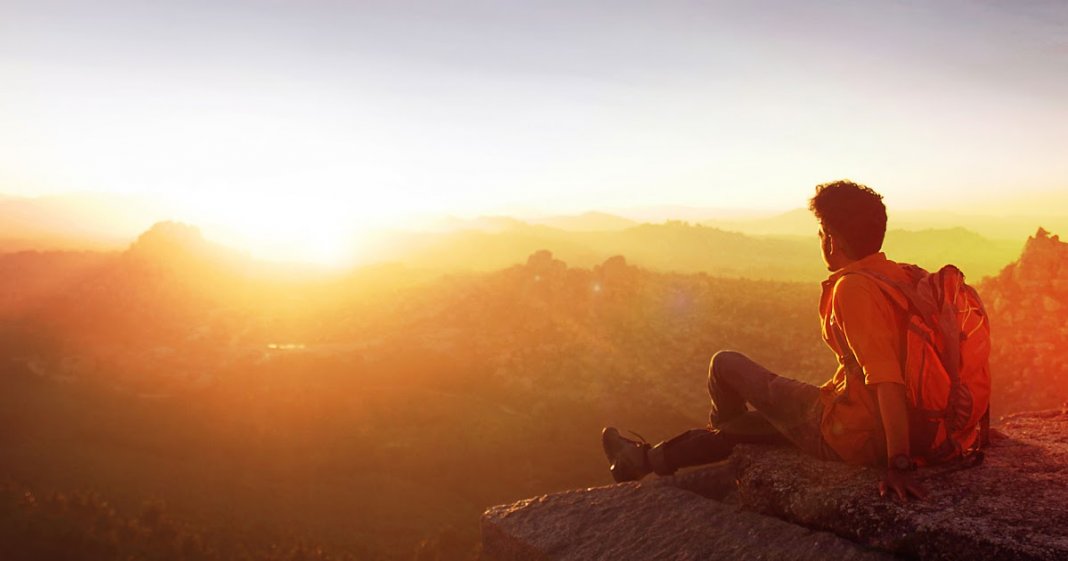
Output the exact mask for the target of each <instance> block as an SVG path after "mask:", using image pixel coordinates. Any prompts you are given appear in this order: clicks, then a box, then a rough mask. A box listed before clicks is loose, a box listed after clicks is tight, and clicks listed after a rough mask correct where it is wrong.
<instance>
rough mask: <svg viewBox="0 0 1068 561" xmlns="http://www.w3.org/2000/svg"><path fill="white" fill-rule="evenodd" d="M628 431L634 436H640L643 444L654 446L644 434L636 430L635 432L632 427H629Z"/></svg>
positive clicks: (639, 438)
mask: <svg viewBox="0 0 1068 561" xmlns="http://www.w3.org/2000/svg"><path fill="white" fill-rule="evenodd" d="M627 432H629V433H630V434H633V435H634V436H636V437H638V440H640V441H641V443H642V444H644V445H646V446H652V444H649V441H648V440H646V439H645V437H644V436H642V435H640V434H638V433H636V432H634V431H632V430H630V429H627Z"/></svg>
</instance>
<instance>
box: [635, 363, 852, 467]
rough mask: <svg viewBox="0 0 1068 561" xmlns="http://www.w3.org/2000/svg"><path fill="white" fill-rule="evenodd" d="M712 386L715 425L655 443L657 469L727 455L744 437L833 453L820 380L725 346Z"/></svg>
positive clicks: (652, 459)
mask: <svg viewBox="0 0 1068 561" xmlns="http://www.w3.org/2000/svg"><path fill="white" fill-rule="evenodd" d="M708 392H709V395H710V397H711V398H712V410H711V413H710V415H709V416H710V425H709V426H710V427H711V430H704V429H695V430H690V431H686V432H684V433H682V434H680V435H678V436H676V437H674V438H672V439H670V440H666V441H664V442H661V443H660V444H657V445H656V446H654V447H653V448H652V449H650V450H649V453H648V458H649V464H650V467H651V468H652V469H653V471H655V472H656V473H657V474H659V475H670V474H672V473H674V472H675V471H676V470H678V469H679V468H683V467H689V466H695V465H702V464H707V463H712V462H717V461H720V460H723V459H726V458H727V457H728V456H729V455H730V453H731V451H732V450H733V449H734V445H735V444H740V443H749V444H787V443H793V444H794V445H796V446H797V447H798V448H800V449H801V450H803V451H805V452H807V453H809V454H811V455H813V456H815V457H818V458H824V459H833V452H830V451H829V449H828V448H827V446H826V444H825V443H824V442H823V439H822V436H821V435H820V432H819V388H817V387H816V386H813V385H811V384H806V383H804V382H799V381H797V380H791V379H789V378H784V377H782V376H779V375H777V374H775V373H773V372H771V371H769V370H767V369H766V368H764V367H762V366H760V365H759V364H757V363H755V362H753V361H752V360H751V359H750V358H749V357H747V356H745V355H743V354H741V353H737V352H733V351H721V352H719V353H716V355H715V356H713V357H712V363H711V364H710V365H709V374H708ZM747 404H748V405H747ZM749 405H752V407H753V408H754V409H755V411H750V410H749Z"/></svg>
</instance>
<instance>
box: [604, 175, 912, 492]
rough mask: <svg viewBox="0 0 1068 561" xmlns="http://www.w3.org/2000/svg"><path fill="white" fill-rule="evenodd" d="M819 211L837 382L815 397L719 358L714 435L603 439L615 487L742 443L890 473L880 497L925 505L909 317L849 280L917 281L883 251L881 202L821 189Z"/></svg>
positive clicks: (871, 194)
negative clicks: (907, 362) (907, 341)
mask: <svg viewBox="0 0 1068 561" xmlns="http://www.w3.org/2000/svg"><path fill="white" fill-rule="evenodd" d="M809 208H810V209H811V210H812V212H813V213H814V214H815V215H816V218H817V219H818V220H819V223H820V230H819V239H820V249H821V250H822V253H823V260H824V262H825V263H826V265H827V269H828V270H830V271H832V273H831V275H830V277H829V278H828V279H827V280H826V281H824V282H823V294H822V297H821V299H820V308H819V311H820V321H821V325H822V328H823V329H822V331H823V339H824V341H825V342H826V344H827V345H828V346H829V347H830V348H831V349H832V350H833V351H834V352H835V354H836V355H837V357H838V365H839V366H838V370H837V371H836V372H835V374H834V376H833V377H832V378H831V379H830V380H828V381H827V382H826V383H825V384H823V385H822V386H820V387H816V386H813V385H810V384H806V383H804V382H799V381H797V380H792V379H789V378H784V377H781V376H778V375H776V374H774V373H772V372H770V371H768V370H767V369H766V368H764V367H762V366H761V365H759V364H757V363H756V362H753V361H752V360H751V359H749V357H747V356H745V355H743V354H741V353H738V352H734V351H720V352H718V353H716V354H715V356H713V357H712V363H711V365H710V366H709V373H708V393H709V395H710V396H711V398H712V411H711V413H710V415H709V420H710V424H709V428H708V429H694V430H690V431H687V432H684V433H682V434H680V435H678V436H676V437H674V438H672V439H670V440H666V441H664V442H661V443H659V444H657V445H656V446H650V445H649V444H647V443H645V442H644V440H643V441H641V442H638V441H634V440H630V439H627V438H624V437H622V436H620V434H619V431H617V430H616V429H615V428H612V427H608V428H606V429H604V431H603V433H602V436H601V438H602V444H603V446H604V451H605V454H606V455H607V456H608V460H609V462H610V463H611V472H612V477H613V478H614V479H615V480H616V481H617V482H621V481H634V480H637V479H640V478H642V477H644V476H646V475H647V474H649V473H651V472H655V473H657V474H658V475H671V474H673V473H674V472H675V471H676V470H678V469H679V468H682V467H687V466H694V465H700V464H706V463H711V462H717V461H720V460H723V459H726V458H727V457H728V456H729V455H730V453H731V450H732V449H733V447H734V445H735V444H739V443H792V444H793V445H794V446H797V447H798V448H799V449H801V450H802V451H803V452H805V453H808V454H811V455H812V456H815V457H817V458H821V459H825V460H835V461H844V462H848V463H853V464H866V465H885V466H887V468H888V469H887V473H886V477H885V479H884V480H883V481H882V482H881V483H880V485H879V490H880V494H882V495H885V494H886V493H887V491H888V490H890V491H892V493H894V494H896V495H897V496H898V497H900V499H902V500H907V498H908V496H909V495H910V494H911V495H914V496H916V497H918V498H923V497H924V496H925V495H926V491H925V490H924V489H923V487H921V486H920V485H919V483H917V482H916V481H915V480H914V479H913V477H912V475H911V470H912V469H913V468H914V464H913V461H912V459H911V456H910V450H909V422H908V411H907V408H908V404H907V401H906V395H905V383H904V379H903V373H902V365H901V360H900V358H899V357H902V356H904V355H903V351H904V349H903V348H902V347H903V345H904V343H903V341H904V337H903V333H904V330H905V329H906V326H907V325H908V323H907V322H908V318H907V317H906V312H905V311H904V310H903V309H902V308H901V307H899V306H896V305H894V304H893V303H892V302H890V301H889V300H888V298H887V296H886V294H884V292H883V290H881V289H880V288H879V287H878V286H877V285H876V284H875V281H873V280H872V279H871V278H870V277H869V276H867V275H863V274H849V273H851V272H857V271H872V272H874V273H877V274H879V275H881V276H883V277H884V278H889V279H893V280H896V281H898V282H902V283H905V282H908V280H909V279H908V276H907V273H905V272H904V271H903V269H902V268H901V266H899V265H898V264H897V263H895V262H893V261H890V260H888V259H887V258H886V256H885V255H884V254H883V253H882V252H881V251H880V249H881V247H882V243H883V238H884V236H885V234H886V207H885V206H884V205H883V201H882V196H881V195H879V194H878V193H876V192H875V191H873V190H872V189H869V188H868V187H865V186H863V185H858V184H856V183H853V182H851V181H836V182H833V183H826V184H823V185H819V186H817V187H816V195H815V196H814V197H812V199H811V201H810V202H809ZM774 328H775V326H768V329H774ZM854 360H855V362H856V364H855V365H853V366H854V367H853V368H850V367H849V365H851V364H852V363H853V361H854Z"/></svg>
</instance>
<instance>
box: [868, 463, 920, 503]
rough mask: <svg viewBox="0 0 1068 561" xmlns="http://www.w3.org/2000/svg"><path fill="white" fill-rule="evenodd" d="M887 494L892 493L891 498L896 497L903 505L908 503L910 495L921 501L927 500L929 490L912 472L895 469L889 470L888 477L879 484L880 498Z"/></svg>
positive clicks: (887, 471)
mask: <svg viewBox="0 0 1068 561" xmlns="http://www.w3.org/2000/svg"><path fill="white" fill-rule="evenodd" d="M887 492H889V493H890V498H894V497H895V495H896V496H897V498H898V499H900V500H901V502H903V503H904V502H908V500H909V495H912V496H914V497H916V498H917V499H920V500H923V499H925V498H927V489H924V488H923V485H920V483H919V481H916V480H915V478H913V477H912V474H911V473H910V472H907V471H901V470H897V469H893V468H890V469H887V470H886V477H885V478H884V479H883V480H882V481H880V482H879V496H880V497H885V496H886V494H887Z"/></svg>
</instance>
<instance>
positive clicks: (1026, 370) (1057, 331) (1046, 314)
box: [979, 228, 1068, 413]
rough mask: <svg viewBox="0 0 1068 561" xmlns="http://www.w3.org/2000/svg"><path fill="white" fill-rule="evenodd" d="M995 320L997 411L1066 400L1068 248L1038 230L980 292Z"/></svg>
mask: <svg viewBox="0 0 1068 561" xmlns="http://www.w3.org/2000/svg"><path fill="white" fill-rule="evenodd" d="M979 290H980V293H981V294H982V296H983V301H984V302H985V304H986V306H987V308H988V311H989V313H990V318H991V330H992V333H993V337H994V346H993V348H992V350H991V357H990V361H991V374H992V376H993V383H994V396H995V398H994V403H993V406H994V409H995V412H996V413H997V412H1012V411H1021V410H1036V409H1047V408H1051V407H1058V406H1060V405H1061V404H1062V403H1064V402H1066V401H1068V321H1065V319H1066V318H1068V243H1065V242H1062V241H1060V238H1059V237H1058V236H1055V235H1050V233H1049V232H1047V231H1046V230H1044V229H1042V228H1039V229H1038V232H1037V233H1035V235H1034V236H1032V237H1030V238H1028V240H1027V244H1026V245H1025V246H1024V250H1023V253H1022V254H1021V255H1020V259H1019V260H1018V261H1016V262H1015V263H1012V264H1010V265H1008V266H1006V267H1005V268H1004V269H1003V270H1002V271H1001V273H1000V274H998V275H997V276H996V277H992V278H989V279H987V280H986V281H985V282H983V284H982V285H980V287H979Z"/></svg>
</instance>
